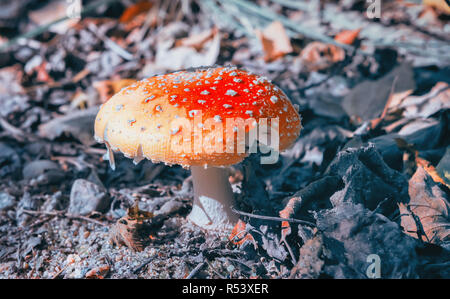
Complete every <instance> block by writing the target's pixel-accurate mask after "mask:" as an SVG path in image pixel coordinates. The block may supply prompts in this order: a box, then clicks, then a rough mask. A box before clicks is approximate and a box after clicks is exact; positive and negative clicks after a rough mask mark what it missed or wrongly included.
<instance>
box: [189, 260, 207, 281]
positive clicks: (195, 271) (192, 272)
mask: <svg viewBox="0 0 450 299" xmlns="http://www.w3.org/2000/svg"><path fill="white" fill-rule="evenodd" d="M204 265H206V263H205V262H201V263H200V264H198V265H197V266H196V267H195V268H194V269H193V270H192V271H191V273H189V275H188V276H187V277H186V279H191V278H192V277H194V276H195V275H196V274H197V273H198V271H200V269H201V268H202V267H203V266H204Z"/></svg>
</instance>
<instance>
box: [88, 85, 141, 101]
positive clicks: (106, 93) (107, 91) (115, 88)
mask: <svg viewBox="0 0 450 299" xmlns="http://www.w3.org/2000/svg"><path fill="white" fill-rule="evenodd" d="M135 82H136V80H134V79H119V80H104V81H97V82H94V84H93V85H94V87H95V88H96V89H97V91H98V93H99V95H100V101H101V102H102V103H105V102H106V101H108V100H109V98H110V97H112V96H113V95H114V94H116V93H118V92H119V91H120V90H121V89H122V88H124V87H127V86H129V85H131V84H133V83H135Z"/></svg>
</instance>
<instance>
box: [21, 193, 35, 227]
mask: <svg viewBox="0 0 450 299" xmlns="http://www.w3.org/2000/svg"><path fill="white" fill-rule="evenodd" d="M40 205H41V202H40V200H39V199H37V198H36V197H33V196H32V195H31V194H30V193H29V192H24V194H23V196H22V198H21V199H20V201H19V203H18V204H17V209H16V221H17V223H18V224H19V226H24V225H25V224H26V223H27V221H28V220H29V219H30V218H31V216H30V215H28V214H26V213H24V211H23V210H32V211H36V210H37V209H38V208H39V207H40Z"/></svg>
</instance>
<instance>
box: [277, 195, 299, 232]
mask: <svg viewBox="0 0 450 299" xmlns="http://www.w3.org/2000/svg"><path fill="white" fill-rule="evenodd" d="M299 201H301V198H300V197H292V198H291V199H289V201H288V203H287V204H286V206H285V207H284V209H283V210H281V211H280V214H279V215H280V217H281V218H284V219H287V218H292V216H293V215H294V207H295V205H296V204H297V202H299ZM290 233H291V226H290V225H289V222H288V221H283V222H281V239H282V240H285V239H286V237H287V236H288V235H289V234H290Z"/></svg>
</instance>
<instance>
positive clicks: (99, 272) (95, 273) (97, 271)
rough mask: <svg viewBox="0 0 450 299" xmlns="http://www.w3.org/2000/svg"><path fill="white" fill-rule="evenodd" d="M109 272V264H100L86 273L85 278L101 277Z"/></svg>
mask: <svg viewBox="0 0 450 299" xmlns="http://www.w3.org/2000/svg"><path fill="white" fill-rule="evenodd" d="M108 272H109V266H102V267H98V268H94V269H92V270H90V271H89V272H87V273H86V276H85V277H86V278H90V279H95V278H96V279H103V278H104V277H105V276H106V274H108Z"/></svg>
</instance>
